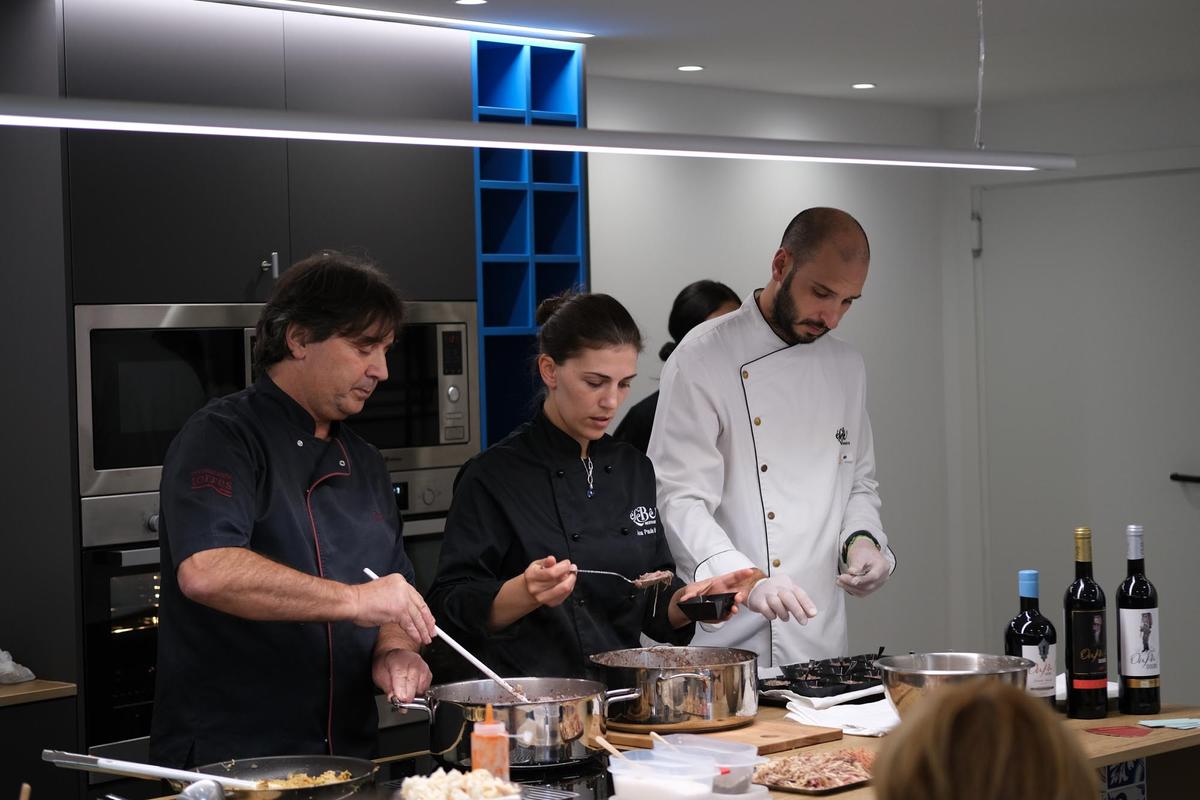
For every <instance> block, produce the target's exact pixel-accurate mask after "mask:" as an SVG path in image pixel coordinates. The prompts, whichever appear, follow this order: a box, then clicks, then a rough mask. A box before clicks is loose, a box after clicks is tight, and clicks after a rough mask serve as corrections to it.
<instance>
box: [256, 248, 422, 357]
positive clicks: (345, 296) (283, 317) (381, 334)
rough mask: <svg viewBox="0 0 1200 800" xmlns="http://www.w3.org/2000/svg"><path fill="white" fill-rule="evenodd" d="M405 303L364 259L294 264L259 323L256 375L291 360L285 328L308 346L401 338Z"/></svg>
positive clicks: (321, 255) (324, 253) (335, 255)
mask: <svg viewBox="0 0 1200 800" xmlns="http://www.w3.org/2000/svg"><path fill="white" fill-rule="evenodd" d="M403 320H404V303H403V302H401V300H400V296H399V295H397V294H396V290H395V289H393V288H392V286H391V284H390V283H388V279H387V277H386V276H385V275H384V274H383V273H382V272H380V271H379V268H378V267H376V266H375V264H374V263H373V262H371V261H369V260H367V259H365V258H357V257H355V256H349V255H346V254H345V253H339V252H337V251H336V250H321V251H320V252H317V253H314V254H313V255H311V256H309V257H308V258H306V259H304V260H303V261H299V262H297V263H296V264H294V265H293V266H292V267H291V268H290V269H289V270H287V271H286V272H284V273H283V275H282V276H281V277H280V278H279V282H278V283H277V284H275V289H274V291H272V292H271V297H270V299H269V300H267V304H266V306H265V307H264V308H263V311H262V316H260V317H259V318H258V326H257V329H256V331H255V334H256V340H255V343H254V369H255V371H256V372H257V373H259V374H261V373H263V372H265V371H266V370H267V368H268V367H271V366H273V365H275V364H278V363H279V362H280V361H283V360H284V359H286V358H288V356H289V355H290V353H289V351H288V346H287V329H288V326H289V325H293V324H295V325H298V326H300V327H301V328H302V329H303V330H304V331H305V333H306V334H307V336H308V340H309V341H311V342H323V341H325V340H326V339H329V338H331V337H333V336H343V337H346V338H350V339H359V338H364V336H365V335H366V334H367V333H368V332H370V333H372V334H373V335H372V336H371V337H369V338H370V339H371V340H372V341H375V340H376V339H378V341H382V340H383V339H385V338H387V335H388V334H389V333H392V334H394V335H397V336H398V335H399V334H400V325H401V323H402V322H403Z"/></svg>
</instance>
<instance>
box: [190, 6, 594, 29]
mask: <svg viewBox="0 0 1200 800" xmlns="http://www.w3.org/2000/svg"><path fill="white" fill-rule="evenodd" d="M205 2H208V3H226V4H228V5H234V6H253V7H255V8H274V9H279V10H281V11H304V12H307V13H309V14H331V15H333V16H337V17H355V18H357V19H375V20H384V21H387V22H411V23H414V24H416V25H435V26H437V27H439V28H467V29H469V30H483V31H498V32H501V33H518V34H524V35H527V36H546V37H552V38H555V39H590V38H592V36H594V35H595V34H591V33H583V32H581V31H560V30H555V29H554V28H531V27H528V26H526V25H506V24H504V23H502V22H476V21H475V20H469V19H454V18H453V17H430V16H426V15H424V14H408V13H405V12H402V11H383V10H381V9H374V8H355V7H353V6H341V5H335V4H332V3H308V2H303V1H302V0H205Z"/></svg>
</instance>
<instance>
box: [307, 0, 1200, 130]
mask: <svg viewBox="0 0 1200 800" xmlns="http://www.w3.org/2000/svg"><path fill="white" fill-rule="evenodd" d="M326 1H327V2H328V1H329V0H326ZM335 1H336V2H339V3H341V4H343V5H353V6H358V7H369V8H382V9H388V10H393V11H408V12H413V13H419V14H431V15H436V16H445V17H462V18H466V19H480V20H487V21H492V22H507V23H515V24H524V25H534V26H541V27H552V28H561V29H568V30H578V31H586V32H589V33H594V34H596V38H594V39H589V40H587V58H588V74H589V75H590V76H606V77H618V78H632V79H639V80H652V81H672V82H678V83H686V84H694V85H708V86H720V87H725V88H733V89H752V90H760V91H768V92H781V93H788V94H800V95H816V96H824V97H854V98H856V99H874V100H880V101H888V102H900V103H914V104H921V105H928V106H937V107H955V106H972V105H973V104H974V102H975V90H976V88H975V87H976V59H977V56H978V46H977V32H978V27H977V20H976V3H975V2H974V1H973V0H823V1H822V2H818V0H725V2H722V1H721V0H490V2H489V3H488V4H487V5H483V6H459V5H455V4H454V3H453V2H452V0H335ZM984 24H985V31H986V45H987V60H986V75H985V87H984V101H985V103H987V102H1001V101H1007V100H1014V99H1028V98H1035V97H1052V96H1056V95H1068V94H1078V93H1093V92H1102V91H1109V90H1114V89H1117V90H1119V89H1132V88H1148V87H1157V86H1168V85H1180V84H1191V85H1193V86H1197V87H1200V45H1198V44H1197V42H1196V38H1197V34H1198V33H1200V2H1197V0H1144V1H1143V2H1130V0H988V2H987V3H986V5H985V8H984ZM682 64H702V65H703V66H704V67H705V70H704V71H703V72H695V73H681V72H679V71H677V70H676V69H675V68H676V67H677V66H680V65H682ZM859 81H872V82H875V83H877V84H878V85H879V88H878V89H874V90H871V91H868V92H864V91H856V90H853V89H851V88H850V84H851V83H855V82H859Z"/></svg>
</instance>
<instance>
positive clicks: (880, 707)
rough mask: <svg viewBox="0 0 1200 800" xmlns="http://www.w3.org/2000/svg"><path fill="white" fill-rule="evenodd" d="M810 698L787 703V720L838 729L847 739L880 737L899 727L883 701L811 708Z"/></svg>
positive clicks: (893, 712) (893, 713)
mask: <svg viewBox="0 0 1200 800" xmlns="http://www.w3.org/2000/svg"><path fill="white" fill-rule="evenodd" d="M812 699H815V698H810V697H802V698H800V699H799V700H793V701H792V702H790V703H788V706H787V709H788V713H787V718H788V719H790V720H794V721H795V722H799V723H800V724H802V725H819V726H821V727H823V728H841V729H842V733H847V734H849V735H851V736H883V735H884V734H885V733H887V732H888V731H890V730H891V729H892V728H894V727H896V726H897V725H899V724H900V717H899V716H897V715H896V710H895V709H894V708H892V704H891V703H889V702H888V701H887V700H878V701H876V702H874V703H863V704H862V705H837V706H833V707H831V708H813V707H812V706H811V705H809V703H808V702H807V701H809V700H812ZM822 699H823V698H822Z"/></svg>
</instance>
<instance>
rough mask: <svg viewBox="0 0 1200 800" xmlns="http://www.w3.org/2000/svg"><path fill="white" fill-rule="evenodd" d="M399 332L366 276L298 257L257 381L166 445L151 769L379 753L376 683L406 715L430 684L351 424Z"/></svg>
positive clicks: (392, 531)
mask: <svg viewBox="0 0 1200 800" xmlns="http://www.w3.org/2000/svg"><path fill="white" fill-rule="evenodd" d="M402 316H403V306H402V304H401V302H400V298H399V297H397V296H396V293H395V291H394V290H393V289H392V288H391V286H389V285H388V283H387V281H386V279H385V278H384V276H383V275H382V274H381V273H380V272H379V271H378V270H376V269H375V268H374V267H373V266H371V265H370V264H367V263H364V262H359V261H356V260H352V259H350V258H348V257H346V256H343V255H341V254H339V253H334V252H322V253H319V254H317V255H314V256H312V257H310V258H308V259H305V260H304V261H301V262H300V263H298V264H296V265H295V266H293V267H292V268H291V269H289V270H288V271H287V272H286V273H285V274H284V275H283V276H282V277H281V278H280V280H279V283H278V284H277V285H276V287H275V290H274V292H273V293H272V296H271V299H270V300H269V301H268V302H267V304H266V306H265V307H264V308H263V312H262V316H261V317H260V319H259V321H258V327H257V340H256V342H255V347H254V363H255V367H256V370H257V371H258V373H259V375H260V377H259V378H258V379H257V380H256V381H255V382H254V384H253V385H252V386H250V387H248V388H246V389H244V390H242V391H240V392H236V393H234V394H232V395H229V396H227V397H224V398H221V399H219V400H215V401H213V402H211V403H209V404H208V405H207V406H205V407H204V408H203V409H201V410H200V411H197V412H196V413H195V414H194V415H192V417H191V418H190V419H189V420H188V421H187V423H186V424H185V425H184V427H183V429H182V430H181V431H180V432H179V434H178V435H177V436H176V437H175V440H174V441H173V442H172V443H171V446H170V448H169V450H168V451H167V455H166V459H165V461H164V464H163V471H162V490H161V504H162V506H161V515H160V518H159V524H160V526H161V527H160V530H159V536H160V541H161V546H162V566H163V571H162V589H161V595H162V597H161V611H160V624H159V632H158V675H157V681H156V683H157V685H156V691H155V700H154V718H153V722H152V727H151V734H150V757H151V760H152V761H154V762H155V763H158V764H163V765H167V766H172V767H191V766H194V765H200V764H208V763H213V762H218V761H225V760H228V759H231V758H249V757H254V756H267V755H304V754H317V753H329V754H336V755H351V756H359V757H370V756H371V755H373V754H374V750H375V744H376V738H377V735H378V720H377V712H376V708H375V687H376V686H378V687H379V689H381V690H382V691H384V692H385V693H387V694H389V695H392V696H394V697H396V698H398V699H400V700H402V701H408V700H411V699H412V697H413V696H414V695H416V694H418V693H421V692H423V691H424V690H425V689H426V688H427V687H428V686H429V682H430V672H429V669H428V667H427V666H426V665H425V663H424V661H423V660H422V659H421V657H420V655H419V649H420V647H421V646H422V644H427V643H428V642H429V641H430V638H431V637H432V635H433V627H434V622H433V617H432V616H431V615H430V613H429V609H428V608H427V607H426V605H425V602H424V601H423V600H422V599H421V596H420V595H419V594H418V593H417V591H416V590H415V589H414V588H413V586H412V580H413V568H412V564H411V563H409V560H408V558H407V556H406V555H405V553H404V548H403V546H402V542H401V536H400V519H399V516H398V514H397V512H396V504H395V501H394V499H393V497H392V487H391V481H390V479H389V477H388V472H387V467H386V465H385V464H384V461H383V458H382V456H380V454H379V451H378V450H376V449H375V448H374V447H372V446H371V445H369V444H368V443H367V442H365V441H364V440H363V439H361V438H359V437H358V436H357V435H356V434H355V433H354V431H353V430H351V429H350V427H349V426H348V425H346V424H345V422H344V420H345V419H346V418H347V417H350V416H352V415H354V414H357V413H358V412H359V411H361V410H362V408H363V404H364V403H366V401H367V398H369V397H370V396H371V393H372V391H374V389H375V387H376V386H377V385H378V384H379V382H380V381H383V380H386V379H387V362H386V359H385V356H386V353H387V350H388V348H389V347H390V346H391V344H392V341H393V340H394V339H395V337H396V335H397V333H398V332H399V330H400V324H401V319H402ZM364 567H367V568H370V569H372V570H374V571H375V572H376V573H378V574H380V575H382V576H383V577H382V578H381V579H380V580H378V581H368V579H367V576H366V575H364V573H363V568H364Z"/></svg>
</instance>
